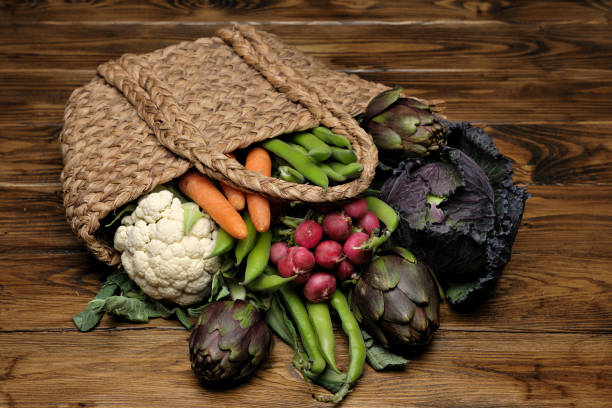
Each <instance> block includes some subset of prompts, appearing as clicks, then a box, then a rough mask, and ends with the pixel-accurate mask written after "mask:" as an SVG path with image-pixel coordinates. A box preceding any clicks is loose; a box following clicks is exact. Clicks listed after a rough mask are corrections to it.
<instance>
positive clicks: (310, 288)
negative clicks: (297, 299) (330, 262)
mask: <svg viewBox="0 0 612 408" xmlns="http://www.w3.org/2000/svg"><path fill="white" fill-rule="evenodd" d="M335 291H336V278H334V276H333V275H330V274H329V273H325V272H315V273H313V274H312V276H311V277H310V279H308V282H306V284H305V285H304V290H303V292H304V297H305V298H306V299H308V300H309V301H310V302H312V303H319V302H324V301H326V300H327V299H329V298H330V297H331V295H333V294H334V292H335Z"/></svg>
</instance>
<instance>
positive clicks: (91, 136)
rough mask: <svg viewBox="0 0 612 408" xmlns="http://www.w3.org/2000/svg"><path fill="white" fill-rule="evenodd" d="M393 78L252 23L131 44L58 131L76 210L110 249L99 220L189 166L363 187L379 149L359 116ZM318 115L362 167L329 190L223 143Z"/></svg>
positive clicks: (348, 190)
mask: <svg viewBox="0 0 612 408" xmlns="http://www.w3.org/2000/svg"><path fill="white" fill-rule="evenodd" d="M385 89H388V88H387V87H386V86H384V85H381V84H377V83H373V82H369V81H365V80H363V79H360V78H358V77H357V76H355V75H347V74H345V73H341V72H336V71H333V70H330V69H327V68H325V67H324V66H323V65H322V64H320V63H318V62H316V61H314V60H313V59H312V58H310V57H308V56H306V55H304V54H302V53H301V52H299V51H297V50H295V49H293V48H291V47H288V46H286V45H284V44H283V43H282V42H281V41H280V40H279V39H278V38H277V37H276V36H274V35H272V34H269V33H265V32H261V31H256V30H255V29H254V28H253V27H251V26H234V27H232V28H225V29H222V30H220V31H218V32H217V36H215V37H210V38H201V39H198V40H196V41H192V42H183V43H180V44H177V45H173V46H170V47H167V48H164V49H161V50H157V51H154V52H151V53H149V54H144V55H131V54H126V55H124V56H122V57H121V58H119V59H118V60H114V61H110V62H107V63H105V64H102V65H101V66H99V67H98V76H97V77H95V78H94V79H93V80H92V81H91V82H89V83H88V84H86V85H84V86H83V87H81V88H78V89H76V90H75V91H74V92H73V93H72V95H71V96H70V98H69V100H68V102H67V106H66V110H65V115H64V127H63V130H62V133H61V135H60V143H61V148H62V154H63V159H64V169H63V171H62V175H61V178H62V184H63V193H64V206H65V208H66V216H67V218H68V222H69V223H70V226H71V227H72V229H73V231H74V232H75V233H76V235H77V236H78V237H79V238H80V239H81V240H82V241H83V242H84V244H85V246H86V247H87V248H88V249H89V250H90V251H91V252H92V253H93V254H94V255H95V256H96V257H97V258H98V259H99V260H101V261H103V262H105V263H107V264H109V265H116V264H118V263H119V262H120V257H119V254H118V253H117V251H115V250H114V248H113V247H112V245H111V244H110V243H109V239H105V238H104V237H103V236H102V234H101V232H100V228H99V227H100V220H102V219H103V218H104V217H106V216H107V215H108V214H109V213H110V212H111V211H113V210H115V209H117V208H119V207H121V206H122V205H124V204H125V203H128V202H130V201H132V200H134V199H136V198H138V197H140V196H142V195H143V194H145V193H147V192H149V191H151V190H152V189H153V188H155V186H157V185H158V184H161V183H165V182H168V181H170V180H172V179H175V178H177V177H179V176H180V175H182V174H183V173H185V172H186V171H187V170H188V169H189V168H190V167H195V168H197V169H198V170H199V171H200V172H202V173H204V174H207V175H209V176H210V177H212V178H214V179H217V180H221V181H224V182H227V183H228V184H231V185H234V186H236V187H239V188H241V189H243V190H247V191H253V192H258V193H262V194H265V195H267V196H269V197H272V198H279V199H286V200H294V201H302V202H313V203H314V202H328V201H338V200H342V199H347V198H351V197H354V196H356V195H357V194H359V193H360V192H362V191H363V190H364V189H366V188H367V187H368V185H369V183H370V181H371V179H372V177H373V175H374V170H375V167H376V163H377V160H378V156H377V150H376V147H375V146H374V144H373V141H372V139H371V137H370V136H369V135H368V134H366V133H365V132H364V131H363V129H361V128H360V126H359V125H358V124H357V122H356V121H355V120H354V119H353V117H354V116H355V115H356V114H358V113H360V112H362V111H363V110H364V109H365V107H366V106H367V103H368V102H369V100H370V99H371V98H372V97H374V96H375V95H377V94H378V93H379V92H382V91H383V90H385ZM318 125H324V126H327V127H329V128H331V129H332V130H333V131H335V132H336V133H340V134H343V135H345V136H347V137H348V138H349V140H350V141H351V143H352V145H353V148H354V150H355V152H356V154H357V156H358V160H359V161H360V162H361V163H362V164H363V166H364V170H363V172H362V174H361V177H360V178H358V179H356V180H354V181H352V182H349V183H345V184H342V185H338V186H334V187H330V188H328V189H327V190H323V189H322V188H320V187H317V186H313V185H304V184H293V183H288V182H285V181H282V180H279V179H275V178H271V177H265V176H262V175H260V174H258V173H255V172H252V171H249V170H246V169H245V168H244V167H243V166H242V165H241V164H240V163H238V162H237V161H236V160H234V159H231V158H229V157H228V156H226V155H225V153H228V152H231V151H234V150H236V149H240V148H245V147H247V146H249V145H250V144H252V143H255V142H258V141H262V140H265V139H268V138H272V137H275V136H278V135H281V134H283V133H289V132H293V131H298V130H305V129H309V128H312V127H315V126H318Z"/></svg>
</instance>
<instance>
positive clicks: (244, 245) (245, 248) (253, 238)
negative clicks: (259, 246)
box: [234, 214, 257, 265]
mask: <svg viewBox="0 0 612 408" xmlns="http://www.w3.org/2000/svg"><path fill="white" fill-rule="evenodd" d="M244 222H245V223H246V226H247V230H248V232H249V235H247V237H246V238H245V239H241V240H239V241H238V243H237V244H236V249H235V250H234V254H235V255H236V265H240V263H241V262H242V260H243V259H244V257H246V256H247V255H248V254H249V252H251V250H252V249H253V247H254V246H255V243H256V242H257V231H256V230H255V226H254V225H253V222H252V221H251V217H250V216H249V215H248V214H246V215H245V216H244Z"/></svg>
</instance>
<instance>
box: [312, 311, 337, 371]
mask: <svg viewBox="0 0 612 408" xmlns="http://www.w3.org/2000/svg"><path fill="white" fill-rule="evenodd" d="M306 309H307V310H308V315H309V316H310V321H311V322H312V326H313V327H314V330H315V332H316V333H317V338H318V340H319V346H320V348H321V354H323V358H324V359H325V361H327V364H328V365H329V367H330V368H331V369H332V370H334V371H336V372H338V373H339V372H340V371H339V370H338V367H336V358H335V357H334V348H335V339H334V327H333V326H332V321H331V316H330V314H329V306H327V303H326V302H319V303H312V302H309V301H306Z"/></svg>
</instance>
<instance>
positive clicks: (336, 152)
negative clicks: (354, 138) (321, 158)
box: [331, 146, 357, 164]
mask: <svg viewBox="0 0 612 408" xmlns="http://www.w3.org/2000/svg"><path fill="white" fill-rule="evenodd" d="M331 151H332V154H331V157H332V158H333V159H334V160H337V161H339V162H340V163H342V164H350V163H354V162H356V161H357V155H356V154H355V152H354V151H353V150H352V149H343V148H341V147H335V146H333V147H332V148H331Z"/></svg>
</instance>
